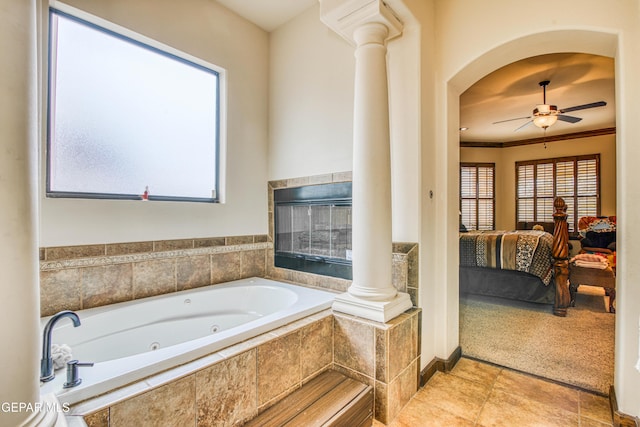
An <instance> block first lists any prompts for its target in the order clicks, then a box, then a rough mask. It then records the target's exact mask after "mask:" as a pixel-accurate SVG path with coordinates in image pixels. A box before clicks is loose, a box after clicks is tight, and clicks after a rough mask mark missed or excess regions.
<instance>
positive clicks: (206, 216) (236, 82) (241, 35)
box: [40, 0, 269, 246]
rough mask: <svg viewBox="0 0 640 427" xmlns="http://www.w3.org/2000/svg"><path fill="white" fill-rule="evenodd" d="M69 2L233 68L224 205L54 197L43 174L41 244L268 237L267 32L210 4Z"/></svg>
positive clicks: (190, 0)
mask: <svg viewBox="0 0 640 427" xmlns="http://www.w3.org/2000/svg"><path fill="white" fill-rule="evenodd" d="M65 3H67V4H68V5H70V6H73V7H76V8H78V9H81V10H83V11H85V12H88V13H90V14H92V15H96V16H98V17H100V18H104V19H106V20H108V21H110V22H113V23H115V24H118V25H120V26H123V27H126V28H128V29H130V30H132V31H135V32H137V33H140V34H142V35H144V36H147V37H150V38H152V39H154V40H157V41H159V42H161V43H164V44H166V45H169V46H171V47H173V48H176V49H178V50H181V51H183V52H185V53H188V54H190V55H193V56H196V57H198V58H201V59H203V60H205V61H207V62H210V63H212V64H215V65H217V66H220V67H222V68H224V69H225V70H226V77H227V82H228V90H227V95H228V103H227V107H228V110H227V123H226V124H227V139H226V161H225V162H224V163H223V166H224V168H225V171H226V173H225V175H224V177H223V178H224V183H225V184H224V187H223V194H224V203H221V204H208V203H184V202H148V203H142V202H136V201H109V200H86V199H85V200H78V199H47V198H45V196H44V188H45V185H44V184H45V181H44V176H46V175H45V173H44V169H42V172H43V173H42V177H43V178H42V180H41V194H40V197H41V198H40V202H41V214H40V236H41V241H40V246H59V245H79V244H91V243H109V242H130V241H143V240H162V239H178V238H193V237H211V236H229V235H245V234H266V233H267V191H266V181H267V160H266V159H267V138H268V84H269V81H268V75H269V68H268V66H269V35H268V33H266V32H265V31H263V30H261V29H260V28H258V27H257V26H255V25H254V24H251V23H249V22H248V21H246V20H244V19H242V18H240V17H239V16H237V15H235V14H234V13H232V12H231V11H229V10H228V9H226V8H224V7H222V6H220V5H219V4H218V3H217V2H214V1H210V0H182V1H180V2H176V1H171V0H160V1H158V0H137V1H135V2H131V1H128V0H95V1H91V2H87V1H83V0H69V1H67V2H65ZM45 8H46V5H45V6H44V7H43V10H44V13H46V9H45ZM45 22H46V21H45ZM44 46H46V43H45V44H44ZM41 58H42V59H43V60H46V52H43V53H42V55H41ZM45 69H46V68H45ZM43 81H44V80H43ZM44 93H45V94H46V91H44ZM42 144H43V145H42V147H43V149H42V153H44V147H45V145H44V144H45V141H42ZM149 149H150V150H152V149H153V147H149ZM42 160H44V157H43V158H42ZM223 160H224V159H223ZM41 163H42V164H43V165H44V161H42V162H41Z"/></svg>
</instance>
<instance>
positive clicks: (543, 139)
mask: <svg viewBox="0 0 640 427" xmlns="http://www.w3.org/2000/svg"><path fill="white" fill-rule="evenodd" d="M615 133H616V128H615V127H612V128H602V129H595V130H587V131H583V132H574V133H567V134H564V135H553V136H545V137H541V138H531V139H521V140H518V141H507V142H478V141H460V147H461V148H463V147H464V148H466V147H473V148H507V147H518V146H520V145H531V144H542V143H547V144H548V143H550V142H556V141H567V140H569V139H578V138H589V137H592V136H602V135H611V134H615Z"/></svg>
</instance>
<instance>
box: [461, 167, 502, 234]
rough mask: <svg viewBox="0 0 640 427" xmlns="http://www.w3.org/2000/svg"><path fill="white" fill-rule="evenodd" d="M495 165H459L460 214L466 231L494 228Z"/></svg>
mask: <svg viewBox="0 0 640 427" xmlns="http://www.w3.org/2000/svg"><path fill="white" fill-rule="evenodd" d="M494 188H495V165H494V164H493V163H479V164H471V163H466V164H465V163H463V164H461V165H460V213H461V221H462V224H464V226H465V227H466V228H467V229H468V230H492V229H494V228H495V213H494V210H495V194H494V193H495V190H494Z"/></svg>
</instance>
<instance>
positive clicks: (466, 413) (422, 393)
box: [373, 358, 613, 427]
mask: <svg viewBox="0 0 640 427" xmlns="http://www.w3.org/2000/svg"><path fill="white" fill-rule="evenodd" d="M612 425H613V424H612V422H611V414H610V411H609V400H608V398H605V397H602V396H598V395H595V394H591V393H587V392H584V391H581V390H577V389H574V388H571V387H565V386H562V385H559V384H556V383H553V382H548V381H544V380H542V379H539V378H536V377H532V376H529V375H526V374H522V373H519V372H515V371H512V370H509V369H503V368H500V367H497V366H494V365H489V364H485V363H481V362H477V361H475V360H471V359H466V358H462V359H460V361H459V362H458V363H457V364H456V366H455V368H454V369H453V370H452V371H451V372H449V373H443V372H437V373H436V374H435V375H434V376H433V377H431V379H430V380H429V382H428V383H427V384H426V385H425V386H424V387H423V388H421V389H420V390H419V391H418V393H416V395H415V396H414V397H413V398H412V399H411V401H410V402H409V403H408V404H407V405H406V406H405V407H404V408H403V409H402V411H401V412H400V414H399V415H398V416H397V417H396V419H394V420H393V421H392V422H391V423H390V424H388V427H425V426H437V427H440V426H447V427H449V426H484V427H488V426H509V427H511V426H518V427H524V426H544V427H552V426H580V427H604V426H612ZM373 426H374V427H382V426H383V424H382V423H379V422H377V421H374V423H373Z"/></svg>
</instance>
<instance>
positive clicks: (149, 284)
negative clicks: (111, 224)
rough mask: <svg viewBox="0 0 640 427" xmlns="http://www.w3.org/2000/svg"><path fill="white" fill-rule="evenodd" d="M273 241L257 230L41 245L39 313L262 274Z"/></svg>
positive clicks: (147, 295) (45, 313)
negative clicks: (194, 236) (228, 234)
mask: <svg viewBox="0 0 640 427" xmlns="http://www.w3.org/2000/svg"><path fill="white" fill-rule="evenodd" d="M271 246H272V245H271V243H270V242H269V239H268V236H266V235H258V236H231V237H214V238H207V239H181V240H166V241H156V242H133V243H116V244H103V245H85V246H66V247H51V248H41V249H40V312H41V316H49V315H52V314H55V313H56V312H58V311H61V310H82V309H87V308H93V307H99V306H103V305H108V304H114V303H118V302H123V301H130V300H134V299H138V298H144V297H149V296H154V295H160V294H166V293H171V292H177V291H182V290H185V289H192V288H197V287H200V286H206V285H212V284H218V283H223V282H228V281H231V280H237V279H242V278H245V277H252V276H259V277H264V276H265V275H266V263H267V258H266V257H267V253H268V251H269V249H270V248H271Z"/></svg>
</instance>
